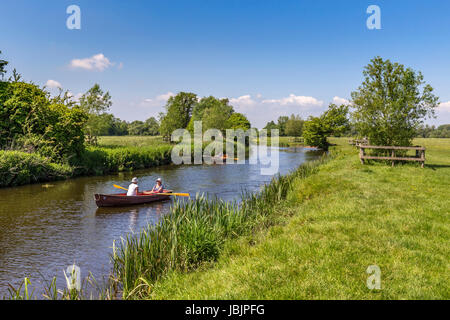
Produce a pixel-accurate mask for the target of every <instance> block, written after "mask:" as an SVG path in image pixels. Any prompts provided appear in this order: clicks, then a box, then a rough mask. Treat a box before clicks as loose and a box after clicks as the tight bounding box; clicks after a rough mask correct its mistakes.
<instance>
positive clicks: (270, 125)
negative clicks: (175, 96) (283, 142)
mask: <svg viewBox="0 0 450 320" xmlns="http://www.w3.org/2000/svg"><path fill="white" fill-rule="evenodd" d="M263 129H265V130H267V136H268V137H270V136H272V130H279V129H278V125H277V124H276V123H275V122H274V121H270V122H267V124H266V126H265V127H264V128H263Z"/></svg>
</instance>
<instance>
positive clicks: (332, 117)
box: [321, 104, 351, 137]
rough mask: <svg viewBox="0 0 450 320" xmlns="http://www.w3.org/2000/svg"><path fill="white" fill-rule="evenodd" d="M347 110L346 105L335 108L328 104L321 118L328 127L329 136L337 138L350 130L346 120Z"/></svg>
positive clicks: (335, 106)
mask: <svg viewBox="0 0 450 320" xmlns="http://www.w3.org/2000/svg"><path fill="white" fill-rule="evenodd" d="M348 109H349V107H348V106H346V105H340V106H337V105H335V104H330V105H329V106H328V109H327V110H326V111H325V113H324V114H323V115H322V116H321V118H322V120H323V121H324V122H325V125H326V126H327V127H328V131H329V134H330V135H332V136H335V137H339V136H341V135H342V134H344V133H346V132H348V131H349V130H350V129H351V128H350V123H349V119H348Z"/></svg>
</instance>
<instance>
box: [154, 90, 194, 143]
mask: <svg viewBox="0 0 450 320" xmlns="http://www.w3.org/2000/svg"><path fill="white" fill-rule="evenodd" d="M196 103H197V95H196V94H194V93H190V92H180V93H178V94H177V95H176V96H173V97H170V98H169V100H167V103H166V113H165V114H164V115H163V117H162V118H161V127H160V132H161V134H162V135H163V136H164V137H165V138H166V139H167V138H168V137H170V135H171V134H172V132H173V131H174V130H176V129H184V128H186V127H187V125H188V124H189V121H190V120H191V116H192V109H193V108H194V106H195V104H196Z"/></svg>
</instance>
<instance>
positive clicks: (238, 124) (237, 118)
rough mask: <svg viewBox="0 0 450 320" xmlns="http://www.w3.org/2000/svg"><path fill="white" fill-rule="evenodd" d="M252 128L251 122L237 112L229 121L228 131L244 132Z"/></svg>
mask: <svg viewBox="0 0 450 320" xmlns="http://www.w3.org/2000/svg"><path fill="white" fill-rule="evenodd" d="M250 128H251V124H250V121H248V119H247V117H246V116H245V115H243V114H242V113H239V112H235V113H233V114H232V115H231V116H230V117H229V118H228V120H227V129H234V130H239V129H241V130H244V131H247V130H248V129H250Z"/></svg>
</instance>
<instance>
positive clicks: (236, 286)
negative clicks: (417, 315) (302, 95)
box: [128, 139, 450, 299]
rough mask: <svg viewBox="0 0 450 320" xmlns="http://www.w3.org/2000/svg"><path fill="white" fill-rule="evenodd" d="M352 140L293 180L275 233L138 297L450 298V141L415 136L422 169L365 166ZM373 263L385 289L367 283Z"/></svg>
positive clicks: (279, 205) (239, 241) (261, 233)
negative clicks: (311, 171) (421, 149)
mask: <svg viewBox="0 0 450 320" xmlns="http://www.w3.org/2000/svg"><path fill="white" fill-rule="evenodd" d="M347 140H348V139H332V142H333V143H337V144H338V146H336V147H333V148H332V152H334V153H335V154H336V156H335V157H334V159H332V160H331V161H329V162H327V163H325V164H323V165H321V166H319V167H318V168H317V170H316V171H317V172H316V173H315V174H312V175H309V176H307V177H305V178H302V177H295V178H294V179H293V180H292V182H291V185H292V188H289V190H287V191H286V195H285V197H286V198H285V200H283V201H278V202H276V203H273V204H272V205H271V207H272V209H271V217H276V220H273V221H272V222H273V223H271V224H269V225H268V226H269V230H268V231H267V230H265V228H259V229H256V230H258V231H257V232H249V233H245V234H244V235H243V236H242V237H238V238H235V239H228V240H226V241H224V243H223V247H222V249H221V254H220V255H218V256H217V262H216V263H214V264H211V263H203V264H199V265H198V266H197V269H195V270H189V271H190V272H186V271H187V270H185V269H177V268H171V269H170V270H167V272H166V273H165V275H164V276H163V277H160V278H158V279H157V280H156V282H152V281H147V284H145V281H144V282H143V281H141V282H139V281H137V282H135V284H136V285H137V284H138V283H139V285H140V288H139V289H138V290H136V292H137V293H138V294H135V295H133V294H132V295H131V298H133V297H134V298H136V297H144V298H149V299H431V298H444V299H448V298H450V278H449V275H448V268H449V257H450V249H449V247H448V243H449V240H450V226H449V223H448V222H449V208H450V200H449V197H448V190H450V139H418V140H417V141H416V143H417V144H421V145H424V146H426V147H427V166H426V168H425V169H421V168H420V167H419V166H418V165H417V164H407V165H398V166H396V167H394V168H391V167H390V166H388V165H386V164H383V163H373V164H370V165H361V164H360V162H359V159H358V156H357V151H356V149H355V148H352V147H350V146H348V145H347ZM141 239H142V238H141ZM130 253H131V252H130ZM370 265H378V266H379V267H380V269H381V286H382V289H381V290H378V291H377V290H374V291H372V290H369V289H368V288H367V286H366V280H367V277H368V276H369V275H368V274H367V273H366V269H367V267H368V266H370ZM128 270H130V271H131V270H134V272H136V269H128ZM142 275H143V279H147V278H146V276H145V274H140V273H139V272H137V274H135V275H134V279H138V277H139V276H142ZM128 290H129V292H130V291H131V290H132V288H131V287H130V288H129V289H128Z"/></svg>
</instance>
